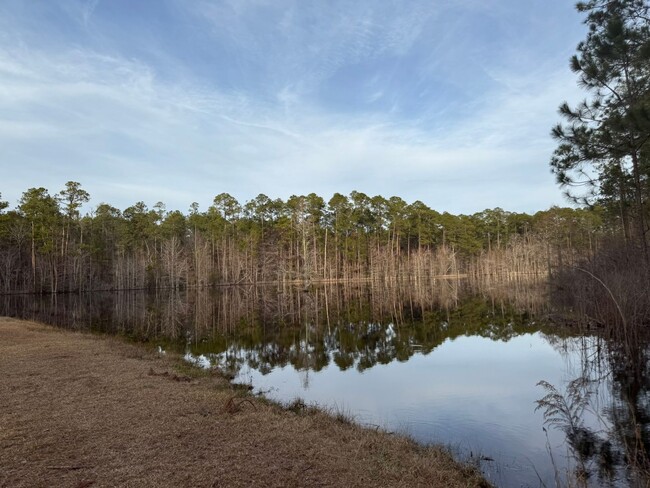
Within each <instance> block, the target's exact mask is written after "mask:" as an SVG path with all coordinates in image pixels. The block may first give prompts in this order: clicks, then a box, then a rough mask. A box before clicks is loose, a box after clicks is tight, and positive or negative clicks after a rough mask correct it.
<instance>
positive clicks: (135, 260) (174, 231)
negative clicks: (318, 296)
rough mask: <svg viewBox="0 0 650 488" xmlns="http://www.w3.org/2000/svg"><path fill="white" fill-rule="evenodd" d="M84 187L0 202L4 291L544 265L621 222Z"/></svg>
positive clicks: (572, 214)
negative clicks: (133, 198)
mask: <svg viewBox="0 0 650 488" xmlns="http://www.w3.org/2000/svg"><path fill="white" fill-rule="evenodd" d="M89 199H90V196H89V194H88V193H87V192H86V191H85V190H83V189H82V187H81V185H80V184H79V183H77V182H72V181H71V182H68V183H67V184H66V186H65V188H64V189H63V190H62V191H60V192H58V193H54V194H51V193H50V192H49V191H48V190H47V189H45V188H30V189H28V190H26V191H25V192H24V193H23V196H22V198H21V200H20V202H19V205H18V206H17V207H16V208H15V209H13V210H10V211H5V212H3V213H1V214H0V291H2V292H3V293H12V292H37V293H57V292H71V291H89V290H106V289H110V290H117V289H137V288H175V289H180V288H186V287H203V286H213V285H221V284H237V283H239V284H243V283H269V282H295V281H298V282H301V283H304V284H308V283H312V282H316V281H330V282H332V281H351V280H371V281H386V280H413V279H430V278H432V277H436V276H438V277H439V276H447V275H453V276H457V275H465V274H495V273H497V274H498V273H504V272H507V273H518V274H527V273H532V274H537V275H540V274H548V272H549V271H550V269H551V268H553V267H557V266H558V265H560V264H562V263H563V262H566V261H567V260H568V261H571V262H573V260H575V259H577V257H579V256H588V255H592V254H593V253H594V252H596V250H597V249H598V247H599V246H600V245H601V242H603V239H605V238H607V237H608V236H616V235H617V234H620V233H621V232H622V230H621V225H620V219H619V218H618V217H617V216H616V215H610V214H609V213H608V211H607V209H605V208H604V207H597V208H593V209H581V208H575V209H572V208H551V209H549V210H545V211H540V212H537V213H535V214H534V215H528V214H523V213H513V212H507V211H504V210H502V209H500V208H496V209H493V210H485V211H482V212H479V213H475V214H473V215H451V214H449V213H446V212H443V213H439V212H437V211H435V210H432V209H430V208H429V207H427V206H426V205H425V204H424V203H422V202H419V201H416V202H413V203H410V204H409V203H407V202H405V201H404V200H402V199H401V198H399V197H391V198H388V199H386V198H384V197H381V196H373V197H370V196H368V195H365V194H363V193H360V192H352V193H351V194H350V195H349V196H345V195H341V194H338V193H337V194H335V195H333V196H332V197H331V198H330V199H329V200H328V201H325V200H324V199H323V198H322V197H320V196H318V195H315V194H310V195H306V196H292V197H290V198H289V199H287V200H286V201H283V200H281V199H275V200H272V199H270V198H269V197H267V196H265V195H259V196H257V197H256V198H255V199H253V200H250V201H247V202H245V203H244V204H240V203H239V202H238V201H237V200H236V199H235V198H234V197H232V196H231V195H229V194H227V193H222V194H220V195H217V196H216V197H215V198H214V202H213V205H211V206H210V207H209V208H208V209H207V210H205V211H203V212H201V211H200V210H199V208H198V205H197V204H196V203H194V204H192V205H191V206H190V209H189V212H188V213H182V212H180V211H177V210H173V211H167V210H166V209H165V205H164V204H163V203H162V202H158V203H156V204H155V205H154V206H153V207H152V208H149V207H148V206H147V205H146V204H145V203H143V202H137V203H135V204H134V205H132V206H130V207H128V208H125V209H123V210H120V209H117V208H115V207H113V206H111V205H108V204H105V203H101V204H99V205H97V206H96V207H95V208H94V209H93V210H92V211H91V212H89V213H87V214H85V215H83V216H82V215H81V213H80V209H81V206H82V205H83V204H86V203H88V202H89ZM2 206H3V207H4V208H5V209H6V208H7V203H6V202H5V203H3V205H2Z"/></svg>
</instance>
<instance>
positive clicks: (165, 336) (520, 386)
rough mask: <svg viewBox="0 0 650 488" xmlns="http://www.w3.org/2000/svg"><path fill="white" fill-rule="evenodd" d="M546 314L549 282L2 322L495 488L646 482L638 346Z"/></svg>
mask: <svg viewBox="0 0 650 488" xmlns="http://www.w3.org/2000/svg"><path fill="white" fill-rule="evenodd" d="M547 307H548V306H547V302H546V297H545V288H544V287H543V286H538V285H530V284H528V285H526V286H523V285H522V284H521V283H519V284H518V283H511V284H509V285H508V286H495V285H492V286H490V287H485V286H481V287H478V288H477V287H473V286H470V285H469V284H467V283H465V282H462V281H457V280H450V281H437V282H431V283H428V284H427V285H426V286H424V285H422V286H417V287H413V286H412V287H410V288H408V289H404V288H400V287H396V286H391V285H389V284H387V285H386V286H383V287H366V286H327V287H314V288H312V289H309V290H303V289H301V288H294V287H286V288H283V287H266V288H262V287H229V288H222V289H215V290H196V291H188V292H177V291H176V292H171V291H170V292H160V291H159V292H154V293H146V292H116V293H108V292H107V293H93V294H81V295H75V294H71V295H59V296H41V297H33V296H28V295H16V296H3V297H0V314H2V315H12V316H20V317H24V318H30V319H35V320H40V321H44V322H48V323H52V324H56V325H59V326H62V327H69V328H74V329H90V330H95V331H102V332H107V333H113V334H121V335H127V336H129V337H132V338H133V339H135V340H143V341H152V342H154V343H156V344H158V345H159V346H161V347H162V348H163V349H175V350H177V351H178V352H181V353H183V354H185V355H186V358H187V359H188V360H190V361H194V362H197V363H198V364H200V365H201V366H203V367H217V368H220V369H222V370H224V371H226V372H227V373H229V374H231V375H233V376H234V377H236V378H237V381H245V382H251V383H252V384H253V386H254V387H255V388H256V390H263V391H265V392H267V394H268V395H269V396H271V397H273V398H276V399H278V400H280V401H287V402H289V401H292V400H294V399H295V398H296V397H300V398H302V399H303V400H304V401H305V402H307V403H309V402H314V403H319V404H321V405H328V406H330V407H331V406H335V405H336V406H338V407H339V408H342V409H344V410H345V411H348V412H350V413H352V414H353V415H354V416H355V418H356V419H357V420H358V421H359V422H362V423H368V424H375V425H381V426H382V427H384V428H387V429H389V430H399V431H402V432H407V433H409V434H410V435H412V436H413V437H415V438H416V439H418V440H419V441H422V442H425V443H426V442H442V443H445V444H449V445H451V447H452V448H454V449H456V450H457V451H458V452H460V453H461V455H462V456H465V457H471V458H472V459H475V460H478V461H477V462H479V463H480V464H481V467H482V469H483V470H484V472H485V473H486V475H487V476H488V477H489V478H490V479H492V480H493V481H494V482H495V483H496V484H497V485H499V486H556V485H557V484H560V485H568V484H580V483H582V484H586V485H592V486H600V485H603V484H611V485H613V486H627V485H629V486H637V485H640V486H646V485H645V484H644V483H645V481H646V480H647V479H648V478H647V477H644V473H646V472H647V471H648V456H647V453H648V450H647V448H648V441H649V435H650V432H649V430H650V428H649V425H650V422H649V415H650V412H649V410H648V409H649V407H648V405H649V401H648V400H650V399H649V398H648V392H649V391H650V388H649V385H648V377H649V371H648V357H647V354H648V350H647V348H646V347H645V345H644V343H638V344H635V345H630V344H625V345H624V346H623V345H622V344H623V343H622V342H621V341H618V340H617V339H616V338H615V337H613V336H609V335H607V336H606V337H605V336H603V335H602V334H598V333H595V332H589V333H583V334H581V333H580V332H579V331H577V330H571V331H568V330H561V329H558V328H557V327H552V326H549V325H546V323H545V322H544V320H543V317H544V316H546V315H548V312H549V310H548V308H547ZM540 380H543V381H545V382H546V383H543V384H542V386H536V385H537V384H538V382H540ZM548 395H551V396H548ZM536 402H537V403H536ZM536 406H538V407H539V408H538V410H537V411H535V407H536ZM543 428H545V430H543Z"/></svg>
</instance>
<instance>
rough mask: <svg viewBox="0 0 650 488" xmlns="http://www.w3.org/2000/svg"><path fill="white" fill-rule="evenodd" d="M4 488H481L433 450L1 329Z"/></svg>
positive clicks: (158, 367) (178, 372)
mask: <svg viewBox="0 0 650 488" xmlns="http://www.w3.org/2000/svg"><path fill="white" fill-rule="evenodd" d="M0 372H1V373H2V374H0V486H3V487H4V486H6V487H9V486H11V487H21V486H25V487H27V486H29V487H38V486H42V487H46V486H48V487H49V486H69V487H77V488H81V487H88V486H134V487H135V486H138V487H141V486H205V487H216V486H224V487H225V486H227V487H230V486H278V487H279V486H445V487H446V486H449V487H460V486H463V487H467V486H487V483H486V482H485V481H484V480H483V478H482V477H481V476H480V474H479V473H477V472H476V471H475V470H474V469H472V468H469V467H466V466H462V465H460V464H458V463H456V462H455V461H454V460H453V459H452V458H451V456H450V455H449V454H448V453H447V452H445V451H444V450H442V449H439V448H424V447H421V446H418V445H417V444H415V443H413V442H412V441H410V440H408V439H406V438H402V437H398V436H391V435H388V434H384V433H381V432H374V431H372V430H369V429H363V428H361V427H358V426H355V425H354V424H351V423H347V422H340V421H337V419H336V418H334V417H332V416H328V415H326V414H325V413H323V412H319V411H315V410H314V409H308V410H301V409H298V412H297V413H296V412H292V411H289V410H287V409H283V408H281V407H279V406H278V405H273V404H270V403H269V402H266V401H263V400H260V399H256V398H254V397H251V396H244V395H245V393H244V392H242V391H237V390H235V389H234V388H233V387H232V386H231V385H230V384H229V382H228V381H227V380H226V379H224V378H222V377H220V376H217V375H214V374H206V373H205V372H201V371H199V370H197V369H195V368H189V367H187V366H186V365H183V364H182V363H180V362H179V358H177V357H166V356H163V357H160V356H159V355H158V354H157V353H156V352H155V351H153V350H150V349H147V348H145V347H142V346H137V345H134V344H128V343H126V342H124V341H121V340H119V339H115V338H110V337H103V336H93V335H90V334H79V333H73V332H68V331H62V330H57V329H54V328H51V327H48V326H44V325H39V324H35V323H33V322H24V321H18V320H14V319H8V318H0Z"/></svg>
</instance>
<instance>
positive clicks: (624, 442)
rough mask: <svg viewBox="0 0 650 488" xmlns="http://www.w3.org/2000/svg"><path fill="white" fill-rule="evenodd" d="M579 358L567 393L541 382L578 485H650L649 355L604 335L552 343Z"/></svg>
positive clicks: (543, 405)
mask: <svg viewBox="0 0 650 488" xmlns="http://www.w3.org/2000/svg"><path fill="white" fill-rule="evenodd" d="M549 342H550V343H554V344H555V345H556V347H559V349H560V350H561V351H562V352H563V354H565V355H567V356H568V355H570V356H572V357H573V358H575V359H577V360H578V363H577V364H576V365H575V366H576V367H575V368H574V370H573V373H574V375H575V376H574V377H573V378H572V379H570V380H567V381H566V382H565V385H564V387H563V389H560V388H558V387H556V386H555V385H553V384H550V383H547V382H541V383H540V386H541V387H542V388H543V389H544V391H545V395H544V396H543V397H542V398H540V399H539V400H538V401H537V405H538V407H537V408H538V409H540V410H542V411H543V414H544V423H545V424H546V425H547V426H550V427H553V428H555V429H557V430H560V431H561V432H563V433H564V435H565V439H566V445H567V448H568V455H569V462H568V463H567V468H566V475H567V478H568V479H570V480H572V481H574V482H575V484H577V485H579V486H605V485H609V486H650V457H649V455H648V454H649V452H650V451H649V450H648V448H649V447H650V402H649V400H650V398H649V393H650V382H649V377H650V371H648V367H649V364H650V361H649V359H650V357H649V355H650V351H649V349H648V346H647V342H637V340H636V338H635V342H634V343H630V342H629V341H628V342H626V341H624V340H622V339H617V338H615V337H608V338H607V339H605V338H603V337H602V336H595V337H587V338H581V339H580V340H572V341H566V340H558V339H557V338H553V339H552V340H550V341H549Z"/></svg>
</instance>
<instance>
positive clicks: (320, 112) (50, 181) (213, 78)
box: [0, 0, 586, 213]
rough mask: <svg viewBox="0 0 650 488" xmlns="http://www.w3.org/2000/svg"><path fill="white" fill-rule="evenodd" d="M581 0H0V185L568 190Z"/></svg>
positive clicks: (501, 192) (146, 197)
mask: <svg viewBox="0 0 650 488" xmlns="http://www.w3.org/2000/svg"><path fill="white" fill-rule="evenodd" d="M585 33H586V27H585V26H584V25H583V24H582V18H581V16H580V14H578V13H577V12H575V10H574V7H573V2H572V1H568V0H525V1H522V0H489V1H486V0H428V1H425V0H408V1H406V0H399V1H398V0H395V1H392V0H347V1H342V0H341V1H338V0H191V1H189V0H138V1H133V0H0V148H1V149H0V174H1V175H2V176H1V178H0V193H1V194H2V199H3V200H8V201H9V202H10V204H11V205H12V207H13V206H15V205H16V204H17V203H18V200H19V199H20V196H21V194H22V192H24V191H25V190H26V189H28V188H31V187H41V186H43V187H45V188H47V189H49V190H50V193H56V192H58V191H60V190H62V189H63V187H64V185H65V182H67V181H78V182H80V183H81V184H82V186H83V188H85V189H86V190H87V191H88V192H89V193H90V195H91V199H92V200H91V204H92V206H95V205H97V204H99V203H100V202H107V203H110V204H111V205H114V206H116V207H118V208H122V209H123V208H125V207H127V206H129V205H132V204H133V203H135V202H137V201H140V200H142V201H144V202H145V203H147V204H148V205H149V206H152V205H153V204H155V203H156V202H158V201H162V202H164V203H165V204H166V206H167V208H168V209H170V210H171V209H179V210H182V211H186V210H187V209H188V208H189V206H190V204H191V203H192V202H198V203H199V206H200V209H202V210H205V209H207V207H208V206H209V205H210V204H211V203H212V200H213V198H214V196H215V195H218V194H220V193H222V192H227V193H230V194H231V195H233V196H234V197H236V198H237V199H238V200H239V201H240V202H241V203H243V202H245V201H246V200H249V199H252V198H254V197H256V196H257V195H258V194H260V193H263V194H265V195H267V196H269V197H271V198H283V199H286V198H288V197H289V196H290V195H292V194H295V195H300V194H304V195H306V194H308V193H311V192H315V193H317V194H319V195H321V196H323V197H324V198H325V199H326V200H327V199H329V197H330V196H331V195H332V194H333V193H335V192H339V193H344V194H349V193H350V192H351V191H353V190H356V191H360V192H364V193H366V194H368V195H371V196H372V195H378V194H379V195H383V196H385V197H390V196H393V195H396V196H400V197H402V198H403V199H405V200H406V201H408V202H413V201H415V200H420V201H422V202H424V203H425V204H427V205H429V206H430V207H431V208H434V209H436V210H438V211H448V212H452V213H473V212H476V211H480V210H483V209H485V208H494V207H501V208H504V209H507V210H511V211H517V212H534V211H537V210H541V209H545V208H548V207H549V206H551V205H567V204H568V203H567V202H566V200H565V199H564V198H563V197H562V193H561V189H559V188H558V186H557V185H556V183H555V181H554V177H553V175H552V174H551V173H550V169H549V159H550V157H551V154H552V152H553V149H554V148H555V145H556V144H555V142H554V141H553V140H552V139H551V137H550V130H551V127H552V126H553V125H554V124H555V123H557V122H558V121H559V116H558V114H557V107H558V106H559V105H560V104H561V103H562V102H563V101H565V100H568V101H570V102H572V101H573V102H575V101H578V100H580V99H581V98H583V97H584V94H583V93H581V91H580V89H579V88H578V87H577V84H576V76H575V75H574V74H573V73H572V72H571V71H570V69H569V58H570V57H571V55H572V54H573V53H574V52H575V48H576V45H577V44H578V42H579V41H580V40H581V39H583V38H584V36H585Z"/></svg>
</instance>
